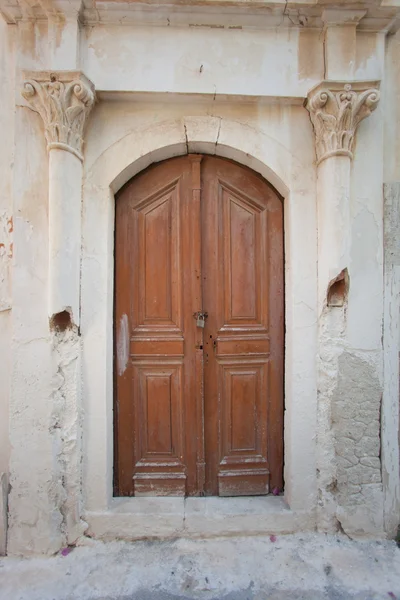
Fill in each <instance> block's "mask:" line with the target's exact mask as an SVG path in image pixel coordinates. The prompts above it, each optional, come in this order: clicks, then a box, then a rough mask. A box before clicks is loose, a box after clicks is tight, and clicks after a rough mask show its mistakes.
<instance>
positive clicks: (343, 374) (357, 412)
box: [332, 351, 383, 536]
mask: <svg viewBox="0 0 400 600" xmlns="http://www.w3.org/2000/svg"><path fill="white" fill-rule="evenodd" d="M381 398H382V388H381V384H380V382H379V378H378V376H377V373H376V367H375V366H374V364H373V363H371V362H369V361H367V360H365V359H364V358H361V357H360V356H357V355H355V354H353V353H351V352H349V351H344V352H343V353H342V354H341V355H340V356H339V358H338V379H337V386H336V389H335V390H334V393H333V396H332V428H333V433H334V439H335V454H336V461H337V466H336V500H337V503H338V512H337V518H338V521H339V523H340V525H341V527H342V528H343V529H344V531H345V532H346V533H348V534H349V535H354V536H356V535H364V534H365V533H367V534H372V533H373V532H374V531H375V532H376V533H377V534H381V533H382V530H383V514H382V485H381V481H382V479H381V462H380V408H381ZM378 500H379V504H377V501H378Z"/></svg>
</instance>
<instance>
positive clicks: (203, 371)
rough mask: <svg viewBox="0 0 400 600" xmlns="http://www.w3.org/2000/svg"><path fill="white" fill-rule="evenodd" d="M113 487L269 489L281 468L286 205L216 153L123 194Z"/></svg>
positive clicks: (181, 161) (168, 164) (167, 491)
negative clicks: (284, 227) (284, 226)
mask: <svg viewBox="0 0 400 600" xmlns="http://www.w3.org/2000/svg"><path fill="white" fill-rule="evenodd" d="M115 240H116V242H115V380H116V386H115V491H116V494H117V495H122V496H133V495H137V496H140V495H178V496H179V495H220V496H236V495H262V494H267V493H268V492H269V491H271V490H272V489H273V488H274V487H277V488H279V489H281V488H282V477H283V473H282V472H283V355H284V320H283V311H284V298H283V274H284V257H283V205H282V201H281V198H280V197H279V195H278V193H277V192H276V191H275V190H274V189H273V188H272V187H271V186H270V185H269V184H268V183H267V182H265V180H263V179H262V178H261V177H260V176H259V175H257V174H256V173H254V172H252V171H251V170H250V169H248V168H245V167H243V166H240V165H238V164H236V163H233V162H232V161H229V160H226V159H222V158H217V157H214V156H200V155H189V156H184V157H180V158H174V159H171V160H167V161H165V162H162V163H159V164H156V165H153V166H152V167H150V168H148V169H147V170H146V171H145V172H143V173H140V174H139V175H137V176H136V177H134V178H133V179H132V180H131V181H130V182H128V183H127V184H126V185H125V186H124V188H123V189H122V190H121V191H120V192H119V194H118V195H117V198H116V225H115Z"/></svg>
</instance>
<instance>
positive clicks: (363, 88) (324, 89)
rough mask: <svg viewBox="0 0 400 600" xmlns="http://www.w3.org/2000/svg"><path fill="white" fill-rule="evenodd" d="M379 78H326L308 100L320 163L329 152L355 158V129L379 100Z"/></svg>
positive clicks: (312, 91)
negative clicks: (354, 80)
mask: <svg viewBox="0 0 400 600" xmlns="http://www.w3.org/2000/svg"><path fill="white" fill-rule="evenodd" d="M378 87H379V82H377V81H367V82H353V83H345V82H335V81H324V82H322V83H320V84H319V85H318V86H316V87H315V88H313V89H312V90H311V91H310V92H309V94H308V96H307V100H306V108H307V110H308V111H309V113H310V117H311V121H312V124H313V126H314V132H315V144H316V151H317V164H319V163H320V162H321V161H322V160H324V159H325V158H328V157H329V156H338V155H342V156H349V157H350V158H353V146H354V139H355V135H356V130H357V127H358V124H359V123H360V121H362V120H363V119H365V118H366V117H368V116H369V115H370V114H371V112H372V111H373V110H375V108H376V107H377V105H378V102H379V96H380V94H379V90H378Z"/></svg>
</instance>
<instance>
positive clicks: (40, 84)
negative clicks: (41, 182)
mask: <svg viewBox="0 0 400 600" xmlns="http://www.w3.org/2000/svg"><path fill="white" fill-rule="evenodd" d="M25 77H26V79H25V82H24V84H23V89H22V95H23V97H24V98H25V100H26V101H27V102H28V103H29V105H30V106H31V107H32V108H33V110H35V111H36V112H38V113H39V114H40V116H41V117H42V120H43V124H44V132H45V136H46V141H47V147H48V150H49V308H48V314H49V318H50V319H51V320H54V319H55V317H56V315H60V314H63V315H64V317H67V321H68V315H69V320H70V322H71V324H74V325H79V296H80V245H81V240H80V231H81V187H82V161H83V133H84V128H85V124H86V122H87V118H88V116H89V114H90V111H91V109H92V107H93V104H94V102H95V93H94V87H93V85H92V84H91V82H90V81H89V80H88V79H87V78H86V77H85V76H84V75H83V74H82V73H80V72H79V71H59V72H50V71H42V72H31V73H26V74H25ZM64 317H62V318H64ZM64 320H65V319H64Z"/></svg>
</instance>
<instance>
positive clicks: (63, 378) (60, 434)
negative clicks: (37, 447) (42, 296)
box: [49, 326, 87, 544]
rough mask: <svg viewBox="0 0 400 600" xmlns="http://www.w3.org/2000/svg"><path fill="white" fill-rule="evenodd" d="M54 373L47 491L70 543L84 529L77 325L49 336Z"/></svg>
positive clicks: (66, 540) (73, 541) (63, 533)
mask: <svg viewBox="0 0 400 600" xmlns="http://www.w3.org/2000/svg"><path fill="white" fill-rule="evenodd" d="M52 350H53V356H54V359H55V367H56V372H55V376H54V381H55V387H54V389H53V394H52V399H53V411H52V415H51V423H50V426H49V432H50V434H51V436H52V440H53V453H54V463H55V465H54V475H53V479H52V482H51V485H50V494H51V497H52V500H53V503H54V506H55V507H56V508H57V510H58V511H59V512H60V515H61V519H62V522H61V531H62V535H63V538H64V540H65V543H67V544H73V543H75V542H76V540H77V539H78V538H79V537H80V536H81V535H82V534H83V533H84V531H85V530H86V528H87V525H86V523H84V522H83V521H82V520H81V518H80V516H81V497H82V473H81V463H82V411H81V408H80V384H79V382H80V368H79V357H80V340H79V332H78V329H77V327H75V326H74V327H73V328H72V329H67V330H65V331H56V332H55V333H53V336H52Z"/></svg>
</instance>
